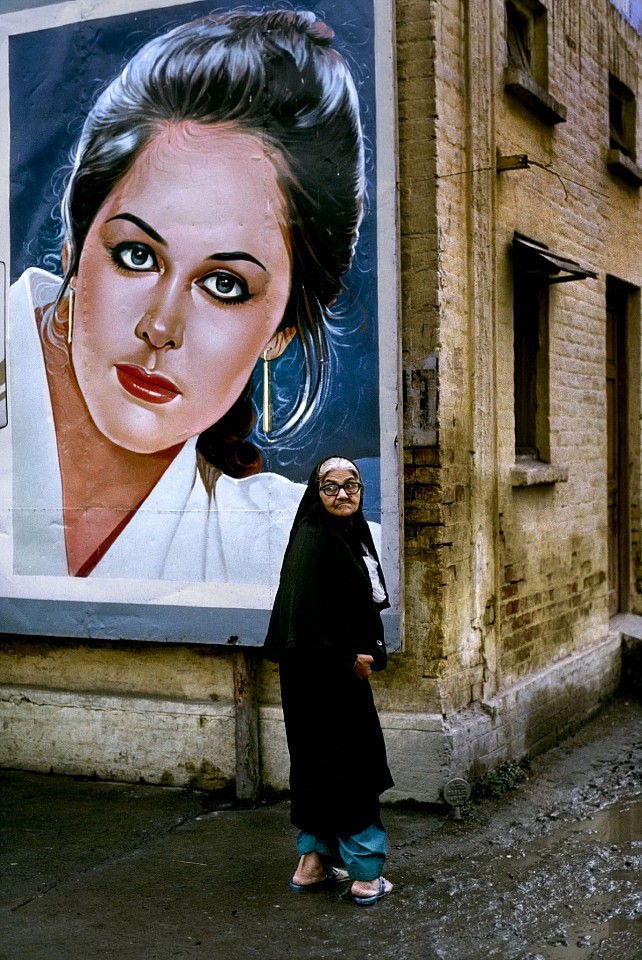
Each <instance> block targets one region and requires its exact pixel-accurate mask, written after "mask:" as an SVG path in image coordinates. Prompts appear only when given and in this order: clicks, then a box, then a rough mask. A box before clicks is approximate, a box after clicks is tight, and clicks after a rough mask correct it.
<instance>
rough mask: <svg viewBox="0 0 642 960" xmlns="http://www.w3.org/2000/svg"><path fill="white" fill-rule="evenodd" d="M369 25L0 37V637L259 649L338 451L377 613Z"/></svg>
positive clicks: (220, 17)
mask: <svg viewBox="0 0 642 960" xmlns="http://www.w3.org/2000/svg"><path fill="white" fill-rule="evenodd" d="M392 49H393V43H392V21H391V11H390V8H389V5H388V3H380V2H376V3H375V0H351V2H347V0H346V2H342V3H335V4H333V5H332V9H331V10H326V8H325V7H323V6H322V5H320V4H311V5H308V9H307V11H306V12H304V13H301V12H296V11H295V10H294V9H293V8H292V7H291V6H290V5H288V6H285V5H283V4H278V3H276V4H275V5H274V6H273V7H265V8H256V9H253V10H251V11H248V8H247V7H242V8H241V7H239V8H235V7H234V6H233V5H230V4H229V3H226V4H223V3H217V2H216V0H208V2H206V3H204V2H188V3H176V2H173V3H167V2H158V0H157V2H149V0H138V2H130V0H128V2H127V3H124V2H122V0H105V2H102V3H101V4H100V5H94V6H93V7H90V6H89V5H84V4H78V3H76V2H66V3H61V4H54V5H52V6H45V7H40V8H38V9H36V10H30V11H22V12H20V13H13V14H6V15H5V16H2V17H0V64H1V66H2V76H3V77H4V78H5V82H3V85H2V86H3V92H4V97H3V100H2V104H1V106H0V111H1V112H0V122H1V123H2V124H3V128H4V132H5V136H4V137H3V138H2V144H3V145H2V147H1V150H2V162H1V166H0V170H1V171H2V182H3V183H4V189H3V190H2V202H3V203H4V204H5V216H4V217H2V218H0V219H1V221H2V224H3V226H2V234H1V235H0V261H1V273H0V279H1V280H2V281H3V286H4V300H3V303H4V316H3V318H2V319H3V323H2V338H1V340H0V363H1V366H0V628H1V629H2V631H3V632H5V633H18V634H20V633H25V634H36V635H48V636H68V637H97V638H108V639H120V638H122V639H147V640H159V641H163V640H165V641H185V642H202V643H229V642H235V643H246V644H259V643H261V642H262V639H263V636H264V633H265V626H266V623H267V618H268V614H269V609H270V607H271V604H272V601H273V598H274V594H275V591H276V587H277V585H278V578H279V572H280V565H281V560H282V556H283V551H284V549H285V544H286V543H287V537H288V534H289V530H290V526H291V523H292V519H293V516H294V513H295V511H296V507H297V505H298V502H299V500H300V497H301V496H302V493H303V490H304V488H305V483H306V482H307V478H308V476H309V474H310V471H311V470H312V468H313V467H314V465H315V464H316V463H317V462H318V461H319V460H321V459H323V458H324V457H326V456H329V455H333V454H341V455H344V456H347V457H349V458H351V459H352V460H354V461H355V462H357V464H358V466H359V468H360V470H361V473H362V477H363V479H364V481H365V493H364V510H365V513H366V517H367V519H368V521H369V522H370V524H371V527H372V529H373V533H374V535H375V541H376V542H377V543H378V544H379V545H380V548H381V549H380V554H381V559H382V563H383V566H384V569H385V573H386V578H387V581H388V584H389V589H390V594H391V600H392V610H391V611H390V613H389V614H388V615H387V618H386V619H387V625H388V636H389V639H390V640H391V642H392V644H393V645H394V643H395V637H396V634H397V627H396V625H397V623H398V613H399V607H398V602H399V601H398V597H399V583H398V579H399V577H398V570H399V501H398V467H397V451H396V437H397V413H396V410H397V365H398V348H397V322H396V318H397V296H396V286H397V279H396V277H397V274H396V249H395V237H396V228H395V179H396V178H395V139H394V136H395V125H394V89H393V71H392Z"/></svg>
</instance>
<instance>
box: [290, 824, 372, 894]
mask: <svg viewBox="0 0 642 960" xmlns="http://www.w3.org/2000/svg"><path fill="white" fill-rule="evenodd" d="M296 849H297V853H298V855H299V856H300V857H302V856H303V855H304V854H306V853H318V854H319V856H320V857H324V858H326V859H328V860H332V861H334V862H335V863H336V862H337V861H338V862H343V864H344V866H345V868H346V870H347V871H348V874H349V876H350V879H351V880H376V879H377V878H378V877H380V876H381V871H382V870H383V865H384V863H385V862H386V855H387V852H388V845H387V837H386V831H385V830H384V827H383V824H382V823H381V821H380V820H379V821H378V822H376V823H371V824H370V826H369V827H366V829H365V830H362V831H361V833H356V834H354V836H352V837H336V838H335V837H333V838H328V837H317V836H315V835H314V834H313V833H306V832H305V831H303V830H301V831H300V832H299V834H298V836H297V838H296Z"/></svg>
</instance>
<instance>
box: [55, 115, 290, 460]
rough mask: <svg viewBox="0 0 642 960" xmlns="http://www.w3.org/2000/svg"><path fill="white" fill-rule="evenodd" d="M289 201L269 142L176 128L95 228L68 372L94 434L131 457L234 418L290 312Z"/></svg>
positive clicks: (83, 264) (224, 130)
mask: <svg viewBox="0 0 642 960" xmlns="http://www.w3.org/2000/svg"><path fill="white" fill-rule="evenodd" d="M287 237H288V234H287V217H286V207H285V200H284V197H283V194H282V191H281V188H280V186H279V183H278V180H277V174H276V168H275V166H274V164H273V163H272V161H271V160H270V159H268V156H267V154H266V151H265V147H264V146H263V144H262V143H261V142H260V141H259V140H258V139H256V138H255V137H252V136H250V135H249V134H244V133H241V132H239V131H238V130H235V129H234V128H232V127H230V126H223V125H221V126H219V127H216V126H214V127H212V126H210V127H205V126H198V125H196V124H191V123H184V124H180V125H173V126H170V125H168V126H167V127H165V128H164V129H163V130H162V131H161V132H160V133H159V134H158V135H157V136H156V137H155V139H154V140H153V141H152V142H151V143H150V144H148V146H147V147H146V148H145V150H144V151H143V152H142V153H141V154H140V156H139V157H138V158H137V159H136V161H135V163H134V164H133V165H132V167H131V169H130V171H129V172H128V173H127V175H126V176H125V177H124V178H123V179H122V180H121V181H120V183H119V184H118V185H117V186H116V187H115V189H114V190H113V192H112V193H111V194H110V195H109V197H108V198H107V200H106V201H105V203H104V204H103V206H102V207H101V208H100V210H99V212H98V214H97V216H96V218H95V220H94V221H93V223H92V225H91V227H90V229H89V232H88V234H87V239H86V241H85V244H84V247H83V250H82V253H81V256H80V260H79V265H78V275H77V278H76V304H75V312H74V327H73V340H72V360H73V367H74V371H75V375H76V378H77V380H78V384H79V386H80V389H81V391H82V393H83V396H84V398H85V402H86V404H87V407H88V409H89V412H90V415H91V417H92V419H93V421H94V423H95V424H96V426H97V427H98V429H99V430H100V431H101V432H102V433H103V434H104V436H106V437H108V438H109V439H110V440H111V441H113V442H114V443H115V444H118V445H119V446H122V447H124V448H126V449H128V450H132V451H136V452H139V453H153V452H156V451H160V450H165V449H168V448H169V447H172V446H174V445H176V444H179V443H183V442H184V441H185V440H187V439H188V438H189V437H192V436H195V435H196V434H198V433H200V432H201V431H202V430H204V429H205V428H206V427H208V426H211V424H213V423H215V422H216V421H217V420H219V419H220V417H221V416H222V415H223V414H224V413H226V412H227V411H228V410H229V408H230V407H231V406H232V404H233V403H234V401H235V400H236V399H237V398H238V396H239V394H240V393H241V391H242V389H243V387H244V386H245V384H246V383H247V381H248V379H249V377H250V375H251V373H252V369H253V367H254V365H255V363H256V360H257V358H258V356H259V355H260V354H261V352H262V351H263V350H264V349H265V348H266V346H267V345H268V344H269V343H270V341H271V340H272V338H273V335H274V334H275V331H276V330H277V327H278V326H279V324H280V323H281V320H282V317H283V313H284V310H285V307H286V304H287V302H288V297H289V293H290V281H291V261H290V251H289V245H288V239H287Z"/></svg>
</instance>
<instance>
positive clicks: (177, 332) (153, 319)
mask: <svg viewBox="0 0 642 960" xmlns="http://www.w3.org/2000/svg"><path fill="white" fill-rule="evenodd" d="M135 332H136V336H137V337H138V338H139V339H140V340H144V341H145V342H146V343H147V344H148V345H149V346H150V347H152V349H153V350H163V349H164V348H167V349H168V350H178V349H179V347H182V345H183V324H182V322H181V321H180V320H179V319H178V316H177V314H176V313H175V312H173V311H172V312H170V311H169V310H161V311H159V312H153V311H148V312H147V313H145V314H144V315H143V316H142V317H141V319H140V320H139V321H138V323H137V324H136V331H135Z"/></svg>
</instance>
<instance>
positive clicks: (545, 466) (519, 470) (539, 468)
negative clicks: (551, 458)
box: [510, 460, 568, 487]
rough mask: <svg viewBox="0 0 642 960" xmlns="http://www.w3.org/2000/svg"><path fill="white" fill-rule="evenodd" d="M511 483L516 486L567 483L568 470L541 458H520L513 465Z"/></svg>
mask: <svg viewBox="0 0 642 960" xmlns="http://www.w3.org/2000/svg"><path fill="white" fill-rule="evenodd" d="M510 480H511V484H512V486H514V487H534V486H537V485H540V484H546V483H566V482H567V481H568V470H567V469H566V467H562V466H559V464H555V463H543V462H542V461H541V460H520V461H519V462H518V463H516V464H515V466H514V467H511V471H510Z"/></svg>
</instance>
